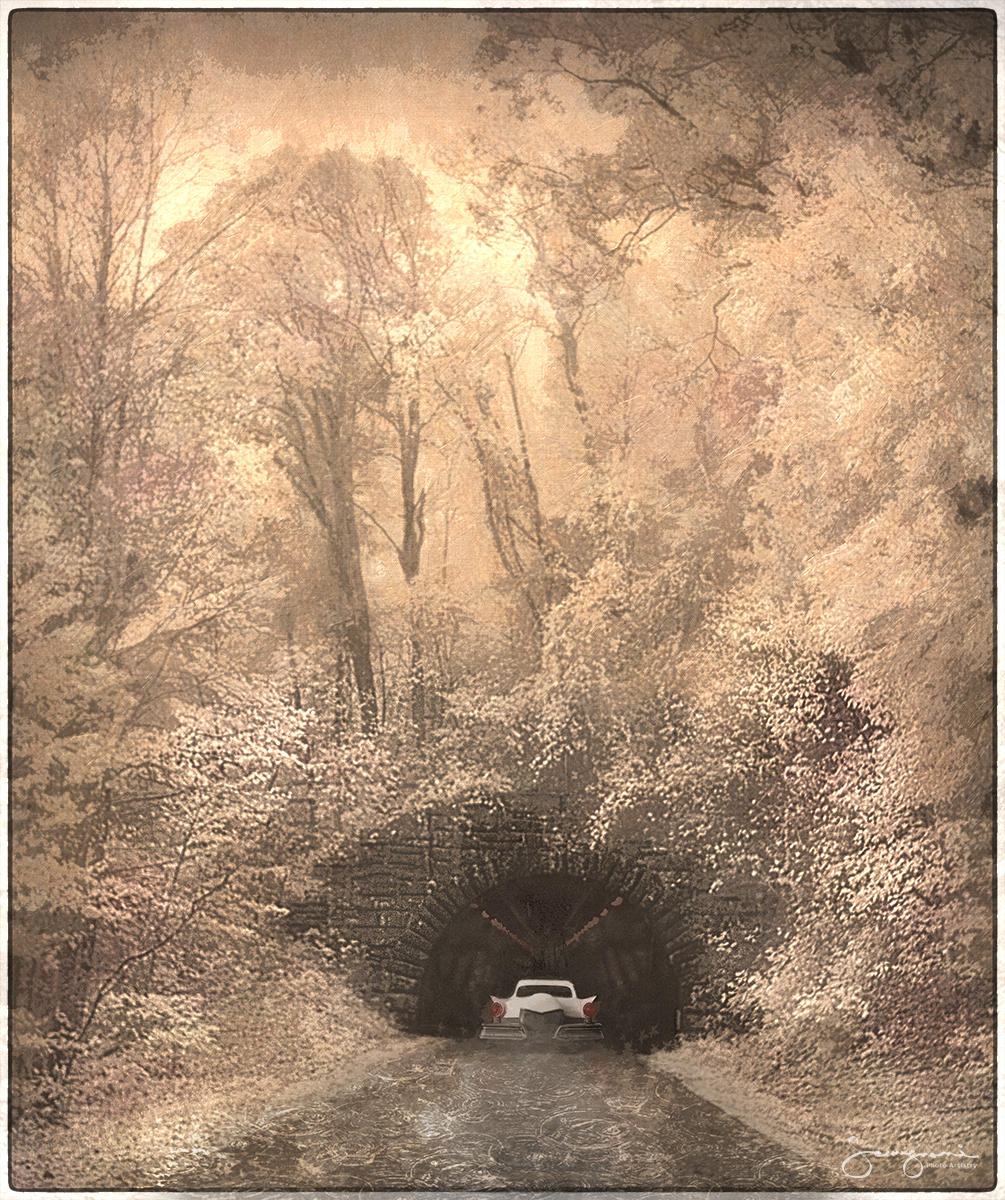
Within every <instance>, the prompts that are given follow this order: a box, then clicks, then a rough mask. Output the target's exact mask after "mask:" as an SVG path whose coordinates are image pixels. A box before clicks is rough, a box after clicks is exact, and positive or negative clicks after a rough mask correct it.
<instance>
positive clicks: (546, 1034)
mask: <svg viewBox="0 0 1005 1200" xmlns="http://www.w3.org/2000/svg"><path fill="white" fill-rule="evenodd" d="M478 1036H479V1037H480V1038H484V1039H485V1040H486V1041H490V1042H553V1043H554V1042H562V1043H571V1042H599V1041H603V1038H604V1028H603V1026H602V1025H601V1024H600V1023H599V1022H598V1021H597V997H596V996H588V997H586V999H581V998H580V997H579V996H577V995H576V989H575V988H574V987H573V986H572V984H571V983H570V982H569V980H568V979H521V980H519V981H518V983H517V985H516V987H515V988H514V989H513V995H512V996H508V997H506V998H505V999H504V998H503V997H501V996H492V997H491V1007H490V1009H489V1020H488V1021H485V1022H483V1024H482V1029H481V1033H480V1034H479V1035H478Z"/></svg>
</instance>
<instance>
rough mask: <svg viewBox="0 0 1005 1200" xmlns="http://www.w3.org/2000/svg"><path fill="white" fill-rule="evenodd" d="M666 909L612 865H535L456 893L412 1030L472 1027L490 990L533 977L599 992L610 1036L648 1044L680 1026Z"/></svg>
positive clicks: (435, 942) (424, 975)
mask: <svg viewBox="0 0 1005 1200" xmlns="http://www.w3.org/2000/svg"><path fill="white" fill-rule="evenodd" d="M668 920H669V918H668V914H667V913H666V912H665V911H663V910H661V908H660V906H659V905H658V904H654V903H652V902H651V901H650V902H647V900H646V898H645V897H644V896H639V895H638V889H637V888H636V887H633V886H629V885H626V884H625V883H624V882H622V883H621V884H620V885H619V882H618V879H617V877H616V875H615V876H614V877H612V876H611V873H610V872H604V873H602V874H600V875H596V876H595V875H590V874H586V873H582V872H578V871H576V870H575V869H569V868H566V869H560V870H553V869H551V870H549V869H530V870H524V871H522V872H519V873H512V874H508V875H507V876H506V877H505V878H503V879H501V880H497V881H496V882H493V883H484V884H483V885H482V886H481V887H479V888H477V889H473V890H470V891H468V892H467V893H466V894H463V895H462V896H460V897H459V898H458V903H457V905H456V907H455V909H454V911H453V914H452V915H451V916H449V917H448V918H446V919H445V920H442V921H441V922H439V925H438V928H437V929H436V931H435V932H434V934H433V936H432V938H431V940H430V942H429V944H428V947H427V950H426V952H425V954H424V966H423V970H422V972H421V976H420V978H419V981H418V990H417V997H416V1008H415V1027H416V1028H417V1029H418V1030H420V1031H423V1032H428V1033H438V1034H445V1035H465V1034H472V1033H474V1032H475V1031H476V1030H477V1029H478V1027H479V1024H480V1022H481V1020H482V1017H483V1012H484V1009H485V1008H486V1005H487V1003H488V999H489V996H490V994H494V995H497V996H498V995H509V994H510V993H511V992H512V989H513V986H514V984H515V983H516V981H517V980H518V979H519V978H521V977H527V976H535V975H536V976H541V975H546V976H552V975H553V976H556V977H560V978H568V979H571V980H572V982H573V984H574V985H575V987H576V991H577V993H578V994H579V995H581V996H589V995H593V994H596V995H597V996H598V998H599V1004H600V1017H601V1020H602V1021H603V1023H604V1027H605V1033H606V1035H607V1038H608V1040H609V1041H610V1042H611V1043H612V1044H613V1045H614V1046H615V1047H619V1046H625V1045H629V1046H632V1047H633V1048H636V1049H639V1050H649V1049H652V1048H654V1047H655V1046H658V1045H665V1044H666V1043H667V1042H669V1041H671V1040H672V1039H673V1037H674V1035H675V1033H676V1031H677V1029H678V1026H679V1010H680V1004H681V981H680V978H679V976H678V972H677V970H676V969H675V968H674V967H673V966H671V964H670V961H669V959H668V955H667V945H666V942H667V932H666V931H667V925H668Z"/></svg>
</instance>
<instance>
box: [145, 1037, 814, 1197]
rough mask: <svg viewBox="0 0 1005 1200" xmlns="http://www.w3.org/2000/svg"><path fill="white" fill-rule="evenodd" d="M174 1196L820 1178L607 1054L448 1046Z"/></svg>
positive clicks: (293, 1122)
mask: <svg viewBox="0 0 1005 1200" xmlns="http://www.w3.org/2000/svg"><path fill="white" fill-rule="evenodd" d="M159 1186H161V1187H168V1188H172V1189H175V1190H180V1191H188V1190H194V1189H199V1188H217V1189H223V1190H226V1189H231V1188H242V1189H245V1188H250V1189H262V1190H266V1189H279V1190H285V1189H290V1190H292V1189H305V1190H314V1191H324V1190H332V1191H358V1190H364V1189H367V1190H370V1189H378V1190H384V1191H393V1190H398V1189H400V1190H405V1189H408V1190H426V1191H450V1190H462V1191H468V1190H470V1191H475V1190H485V1189H493V1188H494V1189H508V1190H513V1191H534V1190H538V1191H571V1190H576V1189H589V1190H601V1189H618V1190H622V1189H623V1190H634V1189H640V1190H646V1191H667V1190H676V1189H707V1190H716V1189H721V1188H729V1189H739V1190H750V1191H772V1190H778V1191H802V1190H813V1189H821V1188H827V1187H830V1186H833V1178H830V1179H828V1178H827V1177H826V1176H825V1175H824V1174H823V1173H822V1172H821V1171H820V1170H819V1169H816V1168H814V1167H812V1166H811V1165H809V1164H807V1163H804V1162H800V1161H798V1159H797V1158H796V1157H795V1156H793V1154H792V1153H791V1152H788V1151H786V1150H785V1149H783V1148H782V1147H781V1146H779V1145H776V1144H774V1143H773V1142H771V1141H769V1140H768V1139H766V1138H764V1137H762V1136H761V1135H760V1134H757V1133H755V1132H754V1131H752V1130H751V1129H749V1128H748V1127H747V1126H745V1125H744V1124H743V1123H742V1122H741V1121H739V1120H737V1119H735V1118H733V1117H730V1116H727V1115H726V1114H725V1113H723V1112H722V1111H721V1110H720V1109H718V1108H716V1107H715V1106H714V1105H711V1104H709V1103H707V1102H706V1101H704V1100H701V1099H699V1098H698V1097H697V1096H695V1095H694V1094H693V1093H691V1092H689V1091H688V1090H687V1089H686V1088H685V1087H684V1086H683V1085H682V1084H680V1083H679V1082H677V1081H676V1080H675V1079H673V1078H672V1077H671V1076H668V1075H666V1074H665V1073H661V1072H659V1071H657V1070H655V1069H652V1068H650V1067H648V1066H647V1065H646V1060H645V1059H644V1058H637V1057H635V1056H634V1055H631V1054H627V1053H626V1054H615V1053H613V1052H612V1051H611V1050H609V1049H607V1048H605V1047H599V1048H590V1049H579V1050H577V1051H576V1052H574V1053H570V1052H566V1053H556V1052H554V1051H548V1052H544V1053H540V1052H538V1053H528V1052H527V1051H525V1050H520V1049H517V1048H515V1047H512V1046H499V1047H486V1046H484V1045H481V1044H479V1043H478V1042H470V1043H444V1044H443V1047H442V1048H440V1049H438V1050H437V1051H436V1052H435V1053H433V1054H431V1055H430V1056H429V1057H428V1058H426V1059H425V1060H423V1061H417V1060H416V1058H415V1057H412V1058H411V1059H408V1060H405V1061H403V1062H401V1063H399V1064H396V1065H393V1066H387V1065H384V1066H381V1067H379V1068H376V1069H374V1071H373V1072H372V1073H371V1075H370V1076H369V1077H368V1081H367V1082H366V1083H364V1084H363V1086H362V1087H361V1088H359V1089H356V1090H355V1091H352V1092H348V1093H344V1094H340V1095H334V1096H331V1097H329V1098H327V1099H318V1100H316V1101H314V1102H313V1103H311V1104H309V1105H303V1106H298V1107H296V1108H293V1109H288V1110H285V1111H283V1112H280V1113H278V1114H275V1115H274V1116H273V1117H272V1118H271V1119H270V1120H269V1121H268V1122H263V1123H262V1124H261V1125H260V1126H258V1127H255V1128H250V1129H246V1130H244V1131H243V1132H242V1133H241V1135H240V1136H239V1137H237V1138H236V1140H234V1141H233V1142H231V1143H230V1144H229V1145H226V1146H220V1147H203V1148H201V1150H199V1151H193V1152H191V1153H189V1154H187V1155H186V1156H185V1160H184V1161H183V1162H179V1160H178V1159H175V1161H174V1164H173V1173H172V1174H171V1175H170V1176H166V1177H164V1178H163V1179H162V1180H161V1181H160V1182H159Z"/></svg>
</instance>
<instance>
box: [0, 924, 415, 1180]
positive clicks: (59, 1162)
mask: <svg viewBox="0 0 1005 1200" xmlns="http://www.w3.org/2000/svg"><path fill="white" fill-rule="evenodd" d="M197 1020H198V1023H199V1029H200V1036H199V1038H198V1040H197V1042H195V1044H193V1042H192V1041H191V1040H189V1041H184V1040H182V1039H181V1038H179V1039H178V1040H177V1041H172V1040H170V1039H169V1040H164V1041H162V1042H161V1043H160V1044H159V1045H156V1046H151V1045H150V1043H149V1042H142V1043H139V1044H136V1045H135V1046H133V1047H132V1048H131V1049H130V1050H129V1051H126V1052H123V1053H120V1054H118V1055H116V1056H115V1057H113V1058H109V1059H107V1060H105V1061H104V1062H101V1061H99V1062H95V1063H91V1064H90V1065H89V1067H88V1070H87V1072H86V1074H85V1075H83V1076H82V1078H81V1079H80V1081H79V1084H78V1087H77V1089H76V1091H75V1100H74V1103H72V1104H71V1105H69V1106H67V1108H66V1109H65V1110H64V1111H63V1112H62V1113H61V1114H60V1117H59V1119H58V1120H56V1121H53V1120H51V1119H50V1120H39V1119H35V1118H31V1117H29V1118H27V1119H26V1120H25V1121H24V1122H22V1125H21V1127H20V1128H19V1130H18V1136H17V1137H16V1138H15V1139H14V1141H13V1145H12V1153H11V1156H10V1167H11V1182H12V1183H13V1185H14V1186H15V1187H17V1188H25V1189H41V1190H59V1189H71V1190H74V1191H77V1190H82V1189H83V1190H87V1189H95V1190H102V1191H108V1190H119V1189H128V1188H136V1187H162V1186H163V1185H164V1184H163V1181H164V1180H165V1179H169V1178H170V1175H171V1164H172V1162H174V1161H179V1162H181V1161H189V1160H190V1159H191V1156H192V1155H193V1154H195V1155H198V1152H199V1147H200V1146H212V1145H221V1144H223V1145H225V1144H226V1143H227V1142H228V1141H229V1140H231V1138H232V1137H233V1136H235V1135H236V1133H238V1132H239V1131H240V1130H242V1129H243V1128H245V1127H248V1126H255V1127H257V1126H258V1125H260V1123H261V1122H262V1121H268V1115H269V1113H270V1112H273V1111H275V1110H276V1109H277V1108H280V1107H282V1106H284V1105H286V1104H295V1103H296V1102H297V1101H298V1099H303V1098H305V1097H312V1096H314V1095H329V1094H333V1093H337V1092H340V1091H344V1090H346V1089H348V1088H351V1087H353V1086H355V1085H356V1084H357V1083H359V1082H360V1081H361V1078H362V1075H363V1073H364V1071H365V1070H366V1069H367V1068H368V1067H371V1066H374V1065H377V1064H378V1063H379V1062H381V1061H384V1060H390V1059H397V1058H400V1057H401V1056H402V1055H404V1054H408V1053H409V1052H414V1051H415V1050H421V1049H422V1048H424V1047H426V1046H427V1045H428V1041H427V1040H425V1039H420V1038H415V1037H411V1036H409V1035H408V1034H405V1033H402V1032H401V1031H400V1030H397V1029H395V1028H394V1027H393V1026H392V1025H391V1023H390V1022H389V1021H388V1019H387V1018H386V1016H385V1015H384V1013H383V1011H382V1009H381V1008H380V1006H379V1005H377V1004H374V1003H367V1002H365V1001H363V1000H361V999H360V997H359V995H358V994H357V992H356V991H355V990H354V989H353V987H352V985H351V969H345V968H342V967H339V966H337V965H333V964H332V962H331V961H330V956H329V957H327V958H326V956H325V955H324V954H323V952H322V951H321V950H320V949H319V948H317V947H311V946H309V945H304V944H302V943H296V942H293V943H286V944H285V945H282V944H279V943H277V944H276V945H275V946H274V947H272V948H271V952H270V954H269V956H268V959H267V961H265V962H259V963H255V964H248V965H246V966H245V968H244V969H243V970H242V969H239V968H238V969H232V970H231V971H230V972H228V973H227V975H224V974H222V973H221V977H220V978H219V979H218V980H217V981H216V982H215V983H210V984H208V986H205V987H203V988H201V989H200V991H199V1012H198V1017H197Z"/></svg>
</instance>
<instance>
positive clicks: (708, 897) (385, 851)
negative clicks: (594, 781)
mask: <svg viewBox="0 0 1005 1200" xmlns="http://www.w3.org/2000/svg"><path fill="white" fill-rule="evenodd" d="M567 803H568V800H567V797H566V796H565V795H562V794H558V795H556V794H549V793H540V792H538V793H532V794H520V795H510V796H506V797H496V798H492V799H484V798H478V799H472V800H469V801H467V802H465V803H462V804H459V805H454V806H452V807H450V808H444V809H440V810H435V809H434V810H430V811H426V812H424V813H422V814H419V815H414V816H413V815H410V816H407V817H400V818H398V819H397V820H395V821H394V822H393V823H391V824H389V825H388V826H386V827H385V828H382V829H379V830H374V831H372V832H369V833H367V834H365V835H363V836H362V837H361V838H360V840H359V844H358V845H357V846H355V847H353V849H352V851H351V852H348V853H347V852H343V853H341V854H339V855H338V856H333V857H330V858H327V859H322V860H321V861H319V862H317V863H316V864H315V868H314V872H313V879H312V881H311V884H310V886H309V887H307V888H306V889H301V894H299V895H291V896H290V897H288V898H287V899H286V900H285V901H284V904H285V907H287V909H288V910H289V922H290V926H291V928H292V929H293V931H294V932H306V931H307V930H308V929H310V928H315V929H317V930H319V931H320V933H321V934H322V936H323V937H326V938H328V939H329V940H330V941H332V942H333V943H334V942H336V941H337V940H338V939H342V940H344V941H355V942H358V943H359V944H360V946H361V947H362V949H363V952H364V953H365V955H366V958H367V962H368V979H367V991H368V992H369V994H370V995H371V996H373V997H375V998H379V999H381V1000H382V1001H383V1002H384V1004H385V1005H386V1006H387V1008H388V1009H389V1010H390V1011H391V1013H392V1015H393V1017H394V1018H395V1020H396V1021H397V1022H398V1024H399V1025H400V1026H402V1027H403V1028H406V1029H409V1030H412V1031H414V1032H424V1033H434V1034H441V1035H463V1034H470V1033H473V1032H474V1031H476V1030H477V1029H478V1027H479V1024H480V1022H481V1020H482V1018H483V1015H484V1011H485V1008H486V1006H487V1004H488V1001H489V996H490V995H491V994H494V995H500V996H501V995H509V994H510V993H511V991H512V989H513V986H514V984H515V982H516V981H517V979H519V978H521V977H528V976H530V977H533V976H555V977H559V978H568V979H570V980H572V982H573V984H574V985H575V987H576V990H577V993H578V994H579V995H581V996H589V995H594V994H596V995H597V997H598V1002H599V1007H600V1017H601V1020H602V1021H603V1023H604V1027H605V1034H606V1036H607V1037H608V1039H609V1040H611V1041H612V1042H613V1043H614V1044H615V1045H631V1046H633V1047H634V1048H636V1049H640V1050H647V1049H652V1048H653V1047H655V1046H659V1045H665V1044H667V1043H668V1042H670V1041H672V1040H673V1038H674V1037H675V1036H676V1035H677V1034H678V1033H679V1032H680V1031H681V1030H682V1029H686V1028H689V1027H692V1026H693V1025H694V1024H695V1018H696V1013H695V1009H694V997H695V996H696V995H699V994H700V992H701V983H702V979H701V975H702V966H701V964H702V959H703V952H704V951H705V948H706V946H707V944H708V942H709V940H710V938H711V936H712V935H713V934H714V933H715V932H717V931H721V930H722V929H724V928H726V927H727V926H730V925H733V926H735V925H736V924H737V922H738V921H739V922H740V923H743V924H746V925H747V926H749V927H753V926H757V925H763V924H764V923H765V918H766V916H769V917H770V914H766V913H765V897H764V895H763V894H762V893H761V892H759V891H758V890H757V889H753V890H751V889H746V890H744V889H739V892H740V894H737V892H738V890H737V889H735V888H734V889H733V891H732V892H727V893H716V895H714V896H713V895H712V894H711V893H710V891H709V881H708V880H707V879H705V878H703V877H702V875H701V872H700V871H699V870H696V869H695V868H694V866H693V865H690V866H687V865H685V864H681V863H680V862H679V861H677V860H676V859H675V857H674V855H673V852H672V848H671V847H663V846H654V845H652V844H650V843H646V844H632V843H631V842H621V843H619V844H618V846H617V847H616V848H605V849H602V850H594V849H590V848H589V847H588V846H587V845H586V843H585V839H584V838H583V837H582V836H581V833H580V831H577V830H575V829H574V828H573V827H572V825H571V823H570V821H569V818H568V815H567V811H566V809H567Z"/></svg>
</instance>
